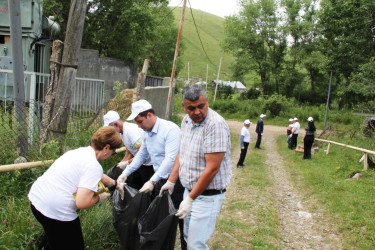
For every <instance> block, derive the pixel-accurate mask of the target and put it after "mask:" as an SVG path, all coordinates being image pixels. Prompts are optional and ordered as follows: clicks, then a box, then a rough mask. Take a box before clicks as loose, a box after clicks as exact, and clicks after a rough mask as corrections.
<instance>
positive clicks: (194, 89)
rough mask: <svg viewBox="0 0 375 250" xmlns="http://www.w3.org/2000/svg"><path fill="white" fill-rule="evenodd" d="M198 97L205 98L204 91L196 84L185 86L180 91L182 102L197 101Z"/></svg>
mask: <svg viewBox="0 0 375 250" xmlns="http://www.w3.org/2000/svg"><path fill="white" fill-rule="evenodd" d="M200 96H203V97H207V95H206V91H205V90H204V89H203V88H202V86H200V85H198V84H193V85H190V86H187V87H185V88H184V89H183V90H182V101H184V100H185V99H188V100H189V101H191V102H194V101H196V100H198V99H199V97H200Z"/></svg>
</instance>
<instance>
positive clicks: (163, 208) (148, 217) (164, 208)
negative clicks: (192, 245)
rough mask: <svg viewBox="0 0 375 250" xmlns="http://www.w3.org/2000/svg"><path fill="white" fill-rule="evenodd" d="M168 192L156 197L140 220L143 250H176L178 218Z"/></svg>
mask: <svg viewBox="0 0 375 250" xmlns="http://www.w3.org/2000/svg"><path fill="white" fill-rule="evenodd" d="M176 212H177V210H176V209H175V207H174V205H173V202H172V199H171V197H170V195H169V193H168V192H165V193H164V194H163V196H162V197H159V196H156V198H155V199H154V200H153V201H152V203H151V204H150V206H149V208H148V209H147V212H146V213H145V214H144V215H143V216H142V217H141V218H140V219H139V223H138V228H139V234H140V236H141V238H140V245H141V249H153V250H157V249H162V250H166V249H171V250H173V249H174V245H175V241H176V233H177V224H178V220H179V219H178V217H176V216H175V214H176Z"/></svg>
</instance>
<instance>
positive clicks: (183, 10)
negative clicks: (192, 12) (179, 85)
mask: <svg viewBox="0 0 375 250" xmlns="http://www.w3.org/2000/svg"><path fill="white" fill-rule="evenodd" d="M185 7H186V0H184V3H183V5H182V11H181V19H180V27H179V29H178V35H177V42H176V49H175V51H174V59H173V67H172V74H171V80H170V81H169V92H168V100H167V108H166V109H165V118H166V119H167V118H168V117H169V106H170V103H171V97H172V87H173V78H174V73H175V71H176V64H177V56H178V48H179V47H180V38H181V32H182V25H183V24H184V15H185Z"/></svg>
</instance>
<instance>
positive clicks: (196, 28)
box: [188, 0, 215, 66]
mask: <svg viewBox="0 0 375 250" xmlns="http://www.w3.org/2000/svg"><path fill="white" fill-rule="evenodd" d="M188 2H189V5H190V12H191V17H192V18H193V22H194V26H195V30H196V31H197V34H198V38H199V41H200V43H201V46H202V49H203V51H204V54H205V55H206V57H207V59H208V61H209V62H210V63H211V64H212V65H214V66H215V64H214V63H213V62H212V61H211V59H210V58H209V57H208V55H207V52H206V49H205V48H204V46H203V43H202V40H201V37H200V35H199V31H198V27H197V24H196V23H195V19H194V15H193V10H192V8H191V4H190V1H189V0H188Z"/></svg>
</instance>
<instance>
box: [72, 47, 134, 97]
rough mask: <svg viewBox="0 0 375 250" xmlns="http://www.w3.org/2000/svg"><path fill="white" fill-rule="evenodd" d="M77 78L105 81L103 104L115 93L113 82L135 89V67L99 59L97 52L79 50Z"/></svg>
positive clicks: (104, 58)
mask: <svg viewBox="0 0 375 250" xmlns="http://www.w3.org/2000/svg"><path fill="white" fill-rule="evenodd" d="M77 77H84V78H93V79H101V80H105V84H106V87H105V102H108V101H109V100H110V99H112V98H113V97H114V96H115V95H116V92H115V91H114V90H113V86H114V82H115V81H120V82H121V83H123V82H124V81H126V82H127V88H135V85H136V80H137V65H136V64H131V63H125V62H124V61H122V60H120V59H116V58H110V57H100V56H99V51H97V50H90V49H81V50H80V55H79V59H78V70H77Z"/></svg>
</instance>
